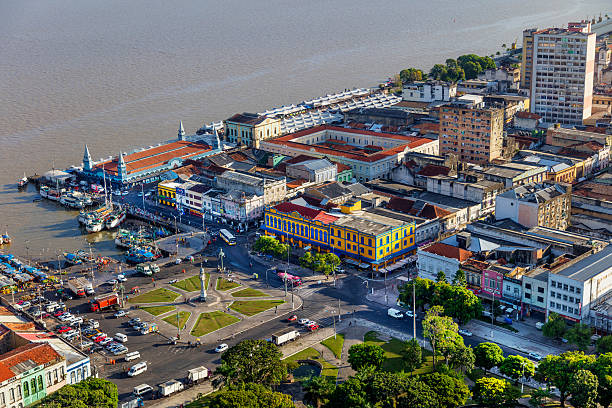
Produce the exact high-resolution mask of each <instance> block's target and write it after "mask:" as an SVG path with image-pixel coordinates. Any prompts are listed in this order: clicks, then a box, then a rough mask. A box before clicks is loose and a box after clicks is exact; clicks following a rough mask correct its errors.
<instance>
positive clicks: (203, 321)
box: [191, 310, 240, 336]
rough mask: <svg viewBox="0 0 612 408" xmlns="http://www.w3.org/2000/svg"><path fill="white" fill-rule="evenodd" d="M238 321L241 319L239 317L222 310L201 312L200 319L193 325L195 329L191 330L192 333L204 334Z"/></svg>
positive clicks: (195, 334)
mask: <svg viewBox="0 0 612 408" xmlns="http://www.w3.org/2000/svg"><path fill="white" fill-rule="evenodd" d="M238 321H240V319H238V318H237V317H235V316H232V315H230V314H227V313H225V312H222V311H220V310H216V311H214V312H210V313H200V316H199V317H198V321H197V322H196V324H195V326H193V330H191V335H192V336H203V335H205V334H208V333H211V332H214V331H215V330H219V329H220V328H222V327H225V326H229V325H230V324H234V323H236V322H238Z"/></svg>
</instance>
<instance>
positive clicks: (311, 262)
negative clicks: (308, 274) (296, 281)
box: [300, 252, 342, 277]
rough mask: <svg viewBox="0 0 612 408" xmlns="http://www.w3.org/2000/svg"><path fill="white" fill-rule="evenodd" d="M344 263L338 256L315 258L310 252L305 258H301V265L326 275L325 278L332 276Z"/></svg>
mask: <svg viewBox="0 0 612 408" xmlns="http://www.w3.org/2000/svg"><path fill="white" fill-rule="evenodd" d="M341 262H342V261H341V260H340V258H339V257H338V255H336V254H332V253H327V254H315V255H314V256H313V255H312V254H311V253H310V252H306V253H305V254H304V256H302V257H301V258H300V265H301V266H303V267H304V268H309V269H312V270H313V271H315V272H320V273H323V274H325V276H326V277H327V276H329V275H331V274H332V273H333V272H334V270H335V269H336V268H337V267H338V266H340V263H341Z"/></svg>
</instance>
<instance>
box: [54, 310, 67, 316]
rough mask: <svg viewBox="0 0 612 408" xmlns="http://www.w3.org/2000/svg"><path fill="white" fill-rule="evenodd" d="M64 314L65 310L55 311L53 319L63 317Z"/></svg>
mask: <svg viewBox="0 0 612 408" xmlns="http://www.w3.org/2000/svg"><path fill="white" fill-rule="evenodd" d="M64 313H66V311H65V310H57V311H55V313H53V316H55V317H60V316H61V315H63V314H64Z"/></svg>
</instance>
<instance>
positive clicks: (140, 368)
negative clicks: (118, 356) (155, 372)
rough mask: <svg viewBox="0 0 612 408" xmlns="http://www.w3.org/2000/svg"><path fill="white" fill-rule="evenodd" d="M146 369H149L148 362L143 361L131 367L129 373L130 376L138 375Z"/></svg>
mask: <svg viewBox="0 0 612 408" xmlns="http://www.w3.org/2000/svg"><path fill="white" fill-rule="evenodd" d="M146 371H147V363H146V362H145V361H143V362H142V363H138V364H134V365H133V366H132V367H131V368H130V371H128V373H127V375H128V377H136V376H137V375H140V374H142V373H144V372H146Z"/></svg>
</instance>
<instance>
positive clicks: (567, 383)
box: [536, 351, 595, 407]
mask: <svg viewBox="0 0 612 408" xmlns="http://www.w3.org/2000/svg"><path fill="white" fill-rule="evenodd" d="M594 362H595V358H594V357H593V356H587V355H585V354H584V353H583V352H581V351H566V352H565V353H563V354H561V355H558V356H556V355H548V356H546V357H545V358H544V359H543V360H542V361H540V363H539V364H538V368H537V370H536V378H537V379H538V380H539V381H546V382H547V383H549V384H552V385H554V386H555V387H557V389H558V390H559V394H560V396H559V399H560V401H561V406H563V407H564V406H565V400H566V399H567V397H568V394H569V393H570V392H571V391H570V390H571V385H572V381H573V380H572V376H573V375H574V374H575V373H576V372H577V371H578V370H583V369H586V368H588V367H590V366H591V365H592V364H593V363H594Z"/></svg>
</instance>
